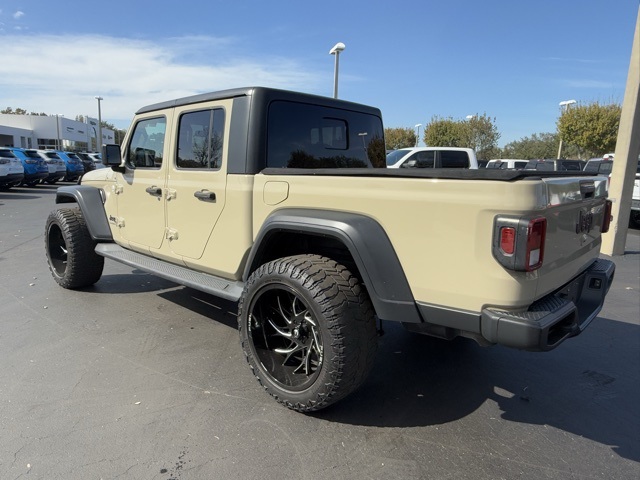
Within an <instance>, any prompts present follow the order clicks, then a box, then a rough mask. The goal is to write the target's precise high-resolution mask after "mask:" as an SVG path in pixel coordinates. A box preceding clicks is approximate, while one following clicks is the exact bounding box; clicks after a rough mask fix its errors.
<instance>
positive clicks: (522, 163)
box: [486, 158, 529, 170]
mask: <svg viewBox="0 0 640 480" xmlns="http://www.w3.org/2000/svg"><path fill="white" fill-rule="evenodd" d="M528 162H529V160H519V159H512V158H500V159H495V160H489V163H487V167H486V168H499V169H500V170H522V169H523V168H524V167H526V166H527V163H528Z"/></svg>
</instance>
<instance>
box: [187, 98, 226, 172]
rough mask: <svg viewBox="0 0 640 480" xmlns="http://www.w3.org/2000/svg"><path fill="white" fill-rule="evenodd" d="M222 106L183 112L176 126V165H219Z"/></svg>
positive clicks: (216, 166) (205, 167)
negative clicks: (178, 124)
mask: <svg viewBox="0 0 640 480" xmlns="http://www.w3.org/2000/svg"><path fill="white" fill-rule="evenodd" d="M223 135H224V110H222V109H221V108H216V109H212V110H201V111H199V112H189V113H185V114H184V115H182V117H180V126H179V127H178V157H177V158H176V166H177V167H178V168H199V169H210V170H213V169H218V168H220V166H221V164H222V140H223Z"/></svg>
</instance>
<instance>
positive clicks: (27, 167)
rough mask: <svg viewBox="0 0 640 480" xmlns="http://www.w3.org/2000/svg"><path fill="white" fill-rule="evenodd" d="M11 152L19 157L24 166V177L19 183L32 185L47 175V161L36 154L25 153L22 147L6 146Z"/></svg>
mask: <svg viewBox="0 0 640 480" xmlns="http://www.w3.org/2000/svg"><path fill="white" fill-rule="evenodd" d="M7 148H8V149H9V150H11V151H12V152H13V154H14V155H15V156H16V157H17V158H18V159H20V162H22V167H23V168H24V178H23V179H22V183H21V185H27V186H29V187H33V186H35V185H37V184H38V183H40V182H41V181H42V180H44V179H45V178H47V176H48V175H49V167H48V166H47V163H46V162H45V161H44V160H43V159H42V157H41V156H40V155H38V154H27V152H26V151H25V150H24V149H22V148H16V147H7Z"/></svg>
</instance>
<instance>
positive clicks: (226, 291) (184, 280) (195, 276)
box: [96, 243, 244, 302]
mask: <svg viewBox="0 0 640 480" xmlns="http://www.w3.org/2000/svg"><path fill="white" fill-rule="evenodd" d="M96 253H97V254H98V255H102V256H103V257H105V258H110V259H112V260H115V261H117V262H120V263H124V264H126V265H129V266H130V267H135V268H139V269H140V270H143V271H145V272H148V273H152V274H154V275H157V276H158V277H162V278H165V279H167V280H171V281H172V282H176V283H179V284H181V285H185V286H187V287H191V288H194V289H196V290H200V291H202V292H206V293H210V294H212V295H215V296H217V297H221V298H224V299H226V300H231V301H232V302H237V301H238V300H239V299H240V295H241V294H242V289H243V288H244V283H242V282H240V281H238V282H232V281H229V280H226V279H224V278H220V277H216V276H215V275H209V274H207V273H202V272H197V271H195V270H191V269H189V268H186V267H181V266H179V265H174V264H172V263H169V262H165V261H163V260H158V259H157V258H153V257H148V256H146V255H142V254H141V253H136V252H132V251H131V250H127V249H125V248H122V247H121V246H120V245H117V244H115V243H99V244H98V245H96Z"/></svg>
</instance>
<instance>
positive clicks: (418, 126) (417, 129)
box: [413, 123, 422, 147]
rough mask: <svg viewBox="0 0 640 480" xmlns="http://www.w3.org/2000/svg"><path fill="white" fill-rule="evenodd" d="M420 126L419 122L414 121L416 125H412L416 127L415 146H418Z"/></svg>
mask: <svg viewBox="0 0 640 480" xmlns="http://www.w3.org/2000/svg"><path fill="white" fill-rule="evenodd" d="M421 126H422V124H421V123H416V126H415V127H413V128H415V129H416V147H417V146H418V143H420V127H421Z"/></svg>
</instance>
